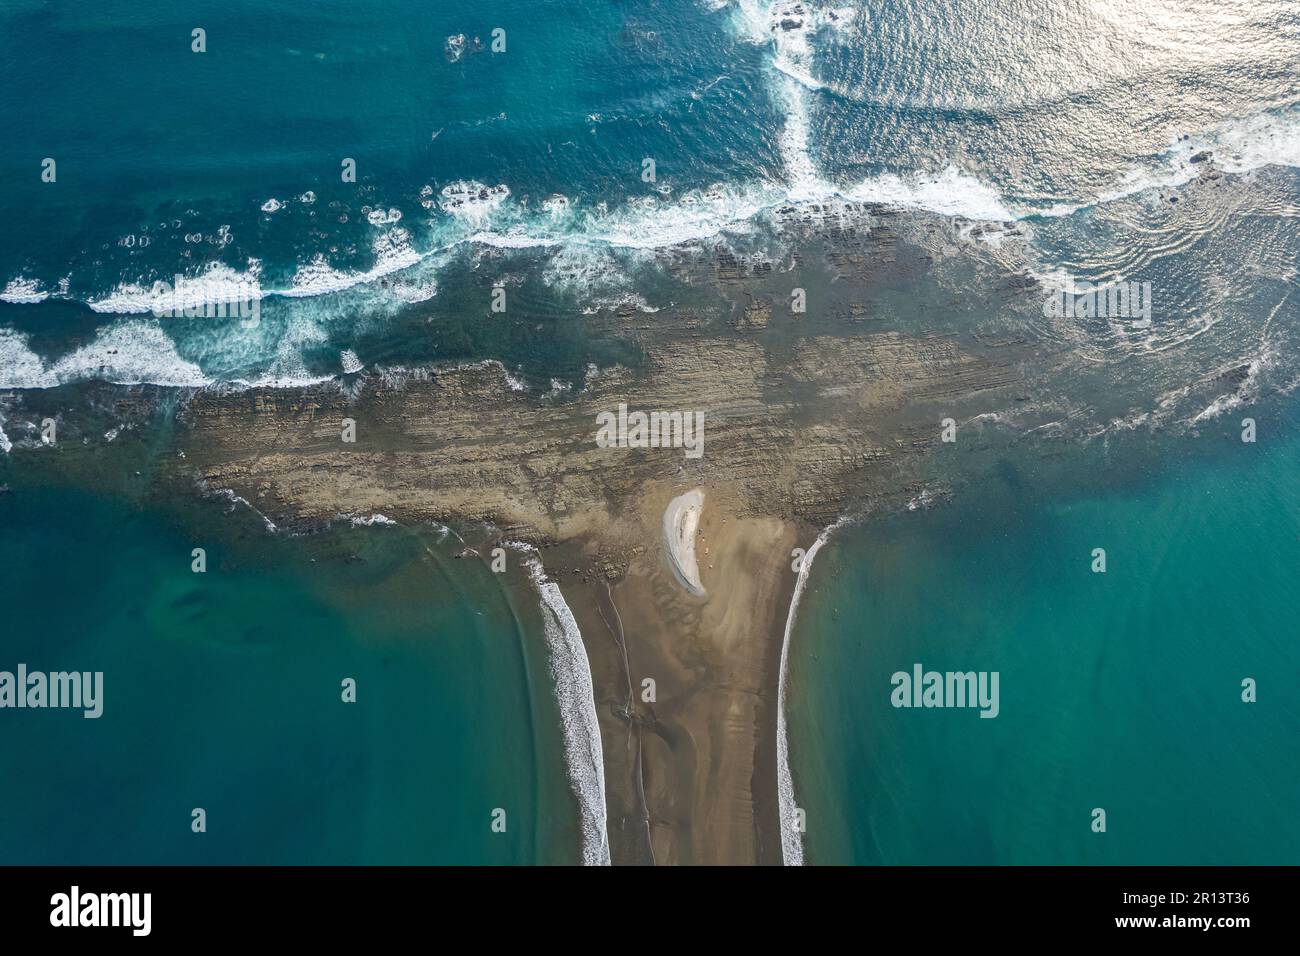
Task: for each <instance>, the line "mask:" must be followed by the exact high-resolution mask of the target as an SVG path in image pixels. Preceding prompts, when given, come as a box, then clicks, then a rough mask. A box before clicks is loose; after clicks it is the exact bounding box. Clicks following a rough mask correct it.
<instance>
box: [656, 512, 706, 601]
mask: <svg viewBox="0 0 1300 956" xmlns="http://www.w3.org/2000/svg"><path fill="white" fill-rule="evenodd" d="M703 511H704V492H703V491H701V490H700V489H699V488H695V489H693V490H692V491H688V492H686V494H684V495H678V496H677V497H676V498H674V499H673V500H672V501H670V502H668V507H667V508H666V509H664V547H665V548H667V549H668V563H669V564H670V565H672V568H673V573H674V574H675V575H677V580H679V581H680V582H681V583H682V586H683V587H684V588H686V590H688V591H690V592H691V593H692V594H694V595H695V596H696V597H704V585H703V584H701V583H700V568H699V565H698V564H697V563H696V561H695V538H696V536H697V535H698V534H699V530H700V515H701V514H702V513H703Z"/></svg>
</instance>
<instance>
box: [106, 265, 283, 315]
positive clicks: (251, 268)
mask: <svg viewBox="0 0 1300 956" xmlns="http://www.w3.org/2000/svg"><path fill="white" fill-rule="evenodd" d="M261 270H262V264H261V262H260V261H259V260H257V259H249V260H248V269H247V270H246V271H244V272H238V271H236V270H235V269H232V268H231V267H230V266H228V265H226V264H225V263H222V262H212V263H209V264H208V265H207V266H206V267H204V269H203V271H202V272H200V273H199V274H198V275H195V276H180V277H179V278H178V277H176V276H168V277H166V278H165V279H162V280H159V281H158V282H155V283H154V284H153V285H151V286H149V287H148V288H146V287H145V286H143V285H140V284H137V283H122V284H120V285H118V286H117V288H116V289H114V290H113V291H112V292H111V293H109V294H108V295H107V296H105V297H104V298H102V299H96V300H93V301H91V302H88V303H86V304H87V305H89V306H90V308H91V309H93V310H94V311H96V312H104V313H109V314H113V315H131V314H142V313H146V312H153V313H154V314H156V315H161V314H164V313H166V314H168V315H180V314H183V313H184V312H185V311H187V310H190V311H199V312H201V311H202V310H203V308H204V306H211V305H226V306H229V305H237V304H239V303H244V302H250V301H257V300H259V299H261V298H262V297H263V295H264V294H265V293H264V292H263V291H262V287H261V284H260V277H261Z"/></svg>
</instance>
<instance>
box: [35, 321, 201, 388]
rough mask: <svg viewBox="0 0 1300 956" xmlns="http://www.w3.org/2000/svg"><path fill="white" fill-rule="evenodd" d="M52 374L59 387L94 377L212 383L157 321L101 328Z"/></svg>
mask: <svg viewBox="0 0 1300 956" xmlns="http://www.w3.org/2000/svg"><path fill="white" fill-rule="evenodd" d="M50 371H51V373H52V374H53V376H54V378H55V380H56V381H57V383H59V384H62V383H66V382H79V381H83V380H85V379H93V378H100V379H104V380H105V381H108V382H114V383H116V384H118V385H139V384H144V383H151V384H154V385H174V386H200V385H207V384H209V383H210V381H211V380H210V379H209V378H208V377H207V376H206V375H204V374H203V371H202V370H201V369H200V368H199V367H198V366H197V365H195V364H194V363H193V362H189V361H186V360H185V359H183V358H181V356H180V353H178V352H177V351H176V344H175V343H174V342H173V341H172V340H171V339H170V338H168V336H167V333H166V332H164V331H163V329H162V326H161V325H160V324H159V323H158V322H157V321H156V320H146V319H129V320H126V321H123V322H119V323H117V324H114V325H111V326H108V327H107V328H103V329H100V330H99V334H98V335H97V336H96V337H95V340H94V341H93V342H91V343H90V344H88V345H83V346H82V347H81V348H79V349H76V350H75V351H73V352H70V353H68V354H67V355H64V356H63V357H62V358H60V359H58V361H56V362H55V363H54V365H53V367H52V368H51V369H50Z"/></svg>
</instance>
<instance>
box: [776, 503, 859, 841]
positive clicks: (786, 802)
mask: <svg viewBox="0 0 1300 956" xmlns="http://www.w3.org/2000/svg"><path fill="white" fill-rule="evenodd" d="M846 523H847V519H845V518H841V519H840V520H839V521H837V522H835V523H834V524H833V525H830V526H829V527H828V528H826V529H825V530H823V531H822V533H821V534H819V535H818V536H817V540H816V541H814V542H813V543H812V546H811V547H810V548H809V549H808V552H807V553H806V554H805V555H804V556H803V561H802V562H801V563H800V565H799V579H798V580H797V581H796V582H795V585H794V594H793V595H792V596H791V598H790V611H789V613H787V614H786V618H785V636H784V638H782V640H781V674H780V684H779V686H778V687H777V693H776V792H777V803H778V805H779V808H780V816H781V858H782V860H783V861H784V862H785V865H786V866H803V837H802V836H801V835H800V831H799V829H798V827H797V816H798V814H797V813H796V811H797V810H798V809H799V805H798V804H797V803H796V802H795V796H794V777H793V776H792V775H791V773H790V744H789V740H788V738H787V736H786V728H785V697H786V689H787V683H788V678H787V675H788V673H789V657H790V632H791V631H793V630H794V620H795V615H796V614H798V612H799V599H800V598H802V597H803V589H804V587H805V586H806V585H807V584H808V573H809V572H810V571H811V570H812V563H813V559H814V558H816V557H817V552H818V551H820V550H821V549H822V545H824V544H825V543H826V542H827V540H829V538H830V536H831V534H832V532H834V531H835V529H837V528H839V527H842V526H843V525H844V524H846Z"/></svg>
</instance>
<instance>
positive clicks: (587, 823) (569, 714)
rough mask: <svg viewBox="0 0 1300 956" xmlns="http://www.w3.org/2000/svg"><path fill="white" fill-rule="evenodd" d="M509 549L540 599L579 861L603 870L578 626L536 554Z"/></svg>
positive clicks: (599, 777) (601, 795)
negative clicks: (578, 829)
mask: <svg viewBox="0 0 1300 956" xmlns="http://www.w3.org/2000/svg"><path fill="white" fill-rule="evenodd" d="M508 545H509V546H510V547H515V548H519V549H520V550H523V551H524V552H525V553H526V554H527V555H528V557H527V558H526V559H525V561H524V566H525V567H526V568H527V569H528V576H529V578H530V579H531V580H532V582H533V586H534V587H536V588H537V591H538V594H539V595H540V596H541V608H542V625H543V629H544V631H545V634H546V644H547V647H548V649H549V650H550V659H551V675H552V677H553V678H554V679H555V696H556V699H557V700H558V701H559V704H560V718H561V720H562V721H563V724H564V757H565V762H566V763H567V764H568V768H569V780H570V782H571V784H572V785H573V792H574V794H575V795H576V796H577V798H578V806H579V810H580V812H581V815H582V862H583V864H584V865H585V866H608V865H609V862H610V857H609V830H608V826H607V822H606V812H605V757H604V754H603V753H602V752H601V745H600V725H599V723H598V722H597V720H596V697H595V691H594V689H593V687H592V683H591V666H590V664H589V663H588V661H587V650H586V648H585V647H584V646H583V643H582V634H581V633H580V632H579V630H578V622H577V621H576V620H574V618H573V612H572V611H571V610H569V605H568V604H567V603H565V600H564V595H563V594H562V593H561V592H560V587H559V585H557V584H556V583H555V582H554V581H552V580H551V579H550V578H548V577H547V576H546V571H545V569H543V567H542V561H541V558H540V557H538V555H537V550H536V549H535V548H533V547H531V546H530V545H526V544H520V543H518V542H508Z"/></svg>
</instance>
